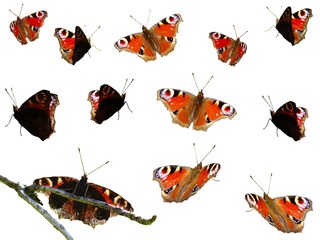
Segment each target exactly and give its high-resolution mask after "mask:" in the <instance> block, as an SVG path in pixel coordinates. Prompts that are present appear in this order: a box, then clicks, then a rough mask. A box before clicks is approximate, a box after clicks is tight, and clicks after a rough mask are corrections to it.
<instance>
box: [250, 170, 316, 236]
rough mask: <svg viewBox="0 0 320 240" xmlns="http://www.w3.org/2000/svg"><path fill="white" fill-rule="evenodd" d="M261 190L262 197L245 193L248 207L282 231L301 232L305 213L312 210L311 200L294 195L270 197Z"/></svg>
mask: <svg viewBox="0 0 320 240" xmlns="http://www.w3.org/2000/svg"><path fill="white" fill-rule="evenodd" d="M250 177H251V176H250ZM251 178H252V177H251ZM252 179H253V178H252ZM253 180H254V179H253ZM258 186H259V185H258ZM259 187H260V186H259ZM260 188H261V187H260ZM261 189H262V188H261ZM262 190H263V189H262ZM263 192H264V194H263V197H260V196H259V195H257V194H254V193H249V194H246V195H245V200H246V201H247V202H248V204H249V207H250V208H253V209H255V210H257V211H258V213H260V214H261V216H262V217H263V218H264V219H265V220H266V221H267V222H268V223H269V224H270V225H272V226H274V227H276V228H277V229H278V230H280V231H282V232H284V233H290V232H293V233H297V232H301V231H302V229H303V227H304V219H305V218H306V214H307V213H308V212H309V211H312V201H311V200H310V199H308V198H306V197H301V196H295V195H291V196H283V197H276V198H271V197H270V196H269V195H268V194H267V193H265V191H263Z"/></svg>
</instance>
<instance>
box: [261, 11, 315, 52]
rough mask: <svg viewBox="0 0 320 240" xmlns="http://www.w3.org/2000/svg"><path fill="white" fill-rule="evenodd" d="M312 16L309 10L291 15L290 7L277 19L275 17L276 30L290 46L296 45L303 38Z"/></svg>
mask: <svg viewBox="0 0 320 240" xmlns="http://www.w3.org/2000/svg"><path fill="white" fill-rule="evenodd" d="M267 9H269V8H268V7H267ZM269 11H270V9H269ZM270 12H271V11H270ZM271 13H272V12H271ZM272 14H273V13H272ZM273 15H274V14H273ZM274 16H275V15H274ZM312 16H313V15H312V10H311V9H310V8H304V9H302V10H300V11H297V12H295V13H294V14H292V11H291V7H287V8H286V10H284V12H283V13H282V15H281V17H280V18H279V19H278V18H277V17H276V16H275V17H276V18H277V24H276V29H277V30H278V31H279V33H280V34H281V35H282V36H283V37H284V38H285V39H286V40H287V41H288V42H290V43H291V44H292V46H293V45H296V44H298V43H299V42H300V41H302V40H303V39H304V38H305V35H306V33H307V25H308V22H309V19H310V18H311V17H312Z"/></svg>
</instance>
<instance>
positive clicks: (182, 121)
mask: <svg viewBox="0 0 320 240" xmlns="http://www.w3.org/2000/svg"><path fill="white" fill-rule="evenodd" d="M157 100H161V102H162V103H163V104H164V105H165V106H166V108H167V110H168V111H169V112H170V115H171V117H172V122H173V123H177V124H179V125H180V126H182V127H186V128H188V127H189V126H190V124H191V123H192V122H193V120H194V116H193V112H194V108H195V105H196V101H197V97H196V96H194V95H193V94H191V93H188V92H185V91H182V90H178V89H169V88H163V89H160V90H158V92H157Z"/></svg>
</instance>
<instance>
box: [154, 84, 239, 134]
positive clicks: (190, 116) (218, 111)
mask: <svg viewBox="0 0 320 240" xmlns="http://www.w3.org/2000/svg"><path fill="white" fill-rule="evenodd" d="M157 99H158V100H161V102H162V103H163V104H164V105H165V106H166V108H167V110H168V111H169V112H170V115H171V117H172V121H173V123H177V124H179V125H180V126H182V127H186V128H188V127H189V126H190V124H191V123H193V129H194V130H202V131H206V130H207V129H208V128H209V127H210V126H211V125H212V124H213V123H214V122H215V121H218V120H220V119H222V118H230V119H232V118H233V117H234V116H235V115H236V110H235V109H234V108H233V107H232V106H231V105H230V104H228V103H225V102H223V101H220V100H217V99H213V98H205V97H204V95H203V92H202V91H200V92H199V93H198V95H197V96H195V95H193V94H191V93H189V92H185V91H182V90H178V89H169V88H163V89H160V90H158V92H157Z"/></svg>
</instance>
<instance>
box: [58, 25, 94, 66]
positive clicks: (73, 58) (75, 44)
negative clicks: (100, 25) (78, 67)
mask: <svg viewBox="0 0 320 240" xmlns="http://www.w3.org/2000/svg"><path fill="white" fill-rule="evenodd" d="M54 36H55V37H56V38H57V39H58V41H59V45H60V53H61V56H62V58H63V59H64V60H66V61H67V62H68V63H70V64H72V65H74V64H76V62H78V61H79V60H80V59H81V58H83V56H84V55H85V54H86V53H87V52H88V51H89V50H90V48H91V44H90V39H88V38H87V36H86V35H85V34H84V32H83V31H82V29H81V28H80V27H79V26H76V29H75V33H73V32H71V31H69V30H67V29H64V28H56V29H55V32H54Z"/></svg>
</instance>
